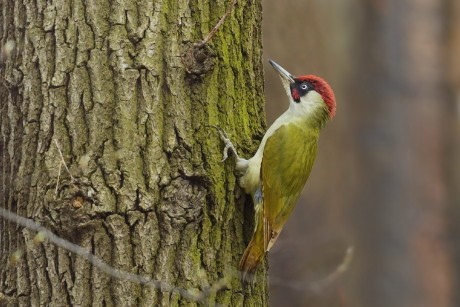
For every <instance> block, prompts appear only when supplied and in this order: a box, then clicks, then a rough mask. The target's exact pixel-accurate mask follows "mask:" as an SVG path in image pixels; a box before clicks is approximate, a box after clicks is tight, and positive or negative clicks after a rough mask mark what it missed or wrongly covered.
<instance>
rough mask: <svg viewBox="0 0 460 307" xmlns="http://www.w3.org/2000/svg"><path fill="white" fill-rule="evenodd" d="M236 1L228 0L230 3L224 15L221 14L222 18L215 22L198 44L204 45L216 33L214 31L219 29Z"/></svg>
mask: <svg viewBox="0 0 460 307" xmlns="http://www.w3.org/2000/svg"><path fill="white" fill-rule="evenodd" d="M236 1H238V0H232V2H230V4H229V5H228V7H227V10H226V11H225V14H224V16H222V18H221V19H220V20H219V21H218V22H217V24H216V25H215V26H214V28H212V30H211V31H210V32H209V34H208V35H207V36H206V37H205V38H204V39H203V41H202V42H201V43H200V44H199V45H200V46H204V45H206V44H207V43H208V42H209V40H210V39H211V38H212V37H213V36H214V34H216V32H217V30H218V29H219V27H220V26H221V25H222V24H223V23H224V21H225V19H226V18H227V16H228V15H229V14H230V12H231V11H232V10H233V7H234V6H235V4H236Z"/></svg>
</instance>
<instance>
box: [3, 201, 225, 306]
mask: <svg viewBox="0 0 460 307" xmlns="http://www.w3.org/2000/svg"><path fill="white" fill-rule="evenodd" d="M0 216H2V217H3V218H5V219H7V220H9V221H11V222H13V223H16V224H18V225H21V226H23V227H25V228H27V229H30V230H33V231H36V232H40V233H41V234H42V235H43V236H44V237H46V239H48V240H49V241H50V242H51V243H53V244H55V245H57V246H58V247H61V248H63V249H65V250H68V251H70V252H72V253H74V254H77V255H79V256H81V257H83V258H85V259H86V260H87V261H89V262H90V263H91V264H92V265H94V266H95V267H96V268H98V269H99V270H101V271H102V272H104V273H106V274H107V275H109V276H110V277H113V278H116V279H120V280H124V281H130V282H135V283H138V284H142V285H146V286H151V287H154V288H156V289H161V290H162V291H166V292H177V293H179V294H180V295H181V296H182V297H184V298H185V299H188V300H190V301H194V302H199V301H203V300H205V299H206V298H207V297H208V296H209V295H211V294H213V293H216V292H217V291H219V290H221V289H223V288H225V287H226V285H227V279H225V278H222V279H220V280H218V281H217V282H215V283H214V284H212V285H210V286H209V287H208V288H207V289H205V290H203V291H199V290H197V289H191V290H186V289H182V288H178V287H174V286H172V285H169V284H166V283H164V282H161V281H158V280H153V279H151V278H149V277H147V276H142V275H138V274H133V273H129V272H126V271H122V270H119V269H116V268H114V267H112V266H110V265H108V264H107V263H105V262H104V261H102V260H101V259H100V258H99V257H97V256H96V255H94V254H92V253H90V252H89V251H87V250H86V249H84V248H83V247H81V246H79V245H76V244H73V243H71V242H69V241H67V240H65V239H63V238H61V237H58V236H57V235H55V234H54V233H52V232H51V231H50V230H48V229H47V228H45V227H43V226H41V225H40V224H39V223H37V222H35V221H33V220H30V219H27V218H25V217H22V216H19V215H17V214H15V213H13V212H11V211H9V210H7V209H5V208H3V207H0Z"/></svg>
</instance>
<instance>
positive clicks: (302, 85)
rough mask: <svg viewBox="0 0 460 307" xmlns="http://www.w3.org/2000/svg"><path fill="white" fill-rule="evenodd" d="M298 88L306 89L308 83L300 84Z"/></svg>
mask: <svg viewBox="0 0 460 307" xmlns="http://www.w3.org/2000/svg"><path fill="white" fill-rule="evenodd" d="M300 88H301V89H303V90H306V89H308V85H306V84H305V83H304V84H301V85H300Z"/></svg>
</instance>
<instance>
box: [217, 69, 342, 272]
mask: <svg viewBox="0 0 460 307" xmlns="http://www.w3.org/2000/svg"><path fill="white" fill-rule="evenodd" d="M269 63H270V64H271V65H272V66H273V68H274V69H275V70H276V71H277V73H278V74H279V76H280V78H281V82H282V84H283V87H284V89H285V91H286V94H287V96H288V99H289V108H288V109H287V111H285V112H284V113H283V114H282V115H281V116H279V117H278V118H277V119H276V120H275V121H274V122H273V124H272V125H271V126H270V127H269V128H268V130H267V132H266V133H265V135H264V137H263V138H262V141H261V143H260V145H259V148H258V149H257V152H256V153H255V154H254V156H253V157H252V158H250V159H244V158H241V157H240V156H239V155H238V153H237V151H236V149H235V146H234V145H233V143H232V142H231V140H230V139H229V137H228V135H227V133H226V132H225V131H224V130H222V129H220V128H219V127H215V128H217V129H218V131H219V135H220V138H221V139H222V141H223V142H224V144H225V148H224V151H223V160H222V161H225V160H226V159H227V157H228V150H231V152H232V153H233V154H234V156H235V159H236V165H235V169H236V171H237V172H238V173H239V174H240V178H239V185H240V187H241V188H243V190H244V191H245V192H246V193H247V194H250V195H251V196H252V199H253V202H254V211H255V214H254V219H255V221H254V232H253V235H252V238H251V241H250V242H249V244H248V246H247V247H246V250H245V251H244V254H243V256H242V257H241V260H240V262H239V270H240V271H241V272H242V279H243V280H244V281H248V280H251V279H253V277H254V275H255V273H256V270H257V268H258V266H259V264H260V262H261V261H262V259H263V258H264V256H265V253H267V252H268V251H269V250H270V249H271V247H272V246H273V244H274V243H275V241H276V239H277V238H278V236H279V234H280V232H281V230H282V229H283V227H284V225H285V224H286V222H287V220H288V218H289V216H290V215H291V213H292V211H293V209H294V207H295V205H296V203H297V201H298V199H299V196H300V194H301V192H302V189H303V187H304V186H305V183H306V181H307V179H308V177H309V175H310V172H311V169H312V166H313V163H314V161H315V158H316V154H317V148H318V138H319V135H320V131H321V129H322V128H323V127H324V126H325V125H326V123H327V122H328V121H329V120H330V119H332V118H333V117H334V116H335V113H336V100H335V95H334V92H333V90H332V88H331V86H330V85H329V84H328V83H327V82H326V81H325V80H324V79H322V78H321V77H318V76H316V75H302V76H299V77H294V76H293V75H291V74H290V73H289V72H288V71H287V70H285V69H284V68H283V67H281V66H280V65H278V64H277V63H276V62H274V61H272V60H269Z"/></svg>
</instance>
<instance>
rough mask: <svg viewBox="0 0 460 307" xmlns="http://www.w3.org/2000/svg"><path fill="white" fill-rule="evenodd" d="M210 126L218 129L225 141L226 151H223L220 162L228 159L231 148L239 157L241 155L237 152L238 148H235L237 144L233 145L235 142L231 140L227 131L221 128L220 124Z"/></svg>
mask: <svg viewBox="0 0 460 307" xmlns="http://www.w3.org/2000/svg"><path fill="white" fill-rule="evenodd" d="M210 127H213V128H214V129H216V130H217V132H218V133H219V137H220V139H221V140H222V141H223V142H224V144H225V148H224V151H223V154H222V156H223V157H222V160H221V161H220V162H224V161H225V160H227V158H228V150H229V149H231V150H232V152H233V154H234V155H235V157H236V158H237V159H239V156H238V154H237V153H236V149H235V146H233V143H232V141H230V139H229V137H228V135H227V133H226V132H225V131H224V130H223V129H221V128H220V127H218V126H214V125H211V126H210Z"/></svg>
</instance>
